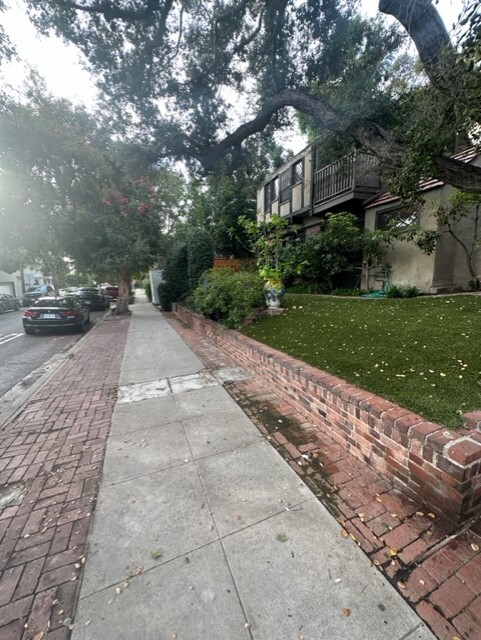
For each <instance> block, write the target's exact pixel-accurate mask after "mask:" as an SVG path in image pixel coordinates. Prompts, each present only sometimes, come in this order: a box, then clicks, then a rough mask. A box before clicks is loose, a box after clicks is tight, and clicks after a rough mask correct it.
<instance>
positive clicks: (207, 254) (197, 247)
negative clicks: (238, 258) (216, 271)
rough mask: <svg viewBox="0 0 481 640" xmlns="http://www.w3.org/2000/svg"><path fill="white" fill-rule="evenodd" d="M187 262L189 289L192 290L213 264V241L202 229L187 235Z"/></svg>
mask: <svg viewBox="0 0 481 640" xmlns="http://www.w3.org/2000/svg"><path fill="white" fill-rule="evenodd" d="M187 264H188V275H189V291H194V289H195V288H196V287H197V285H198V284H199V280H200V278H201V276H202V274H203V273H204V271H207V270H208V269H212V267H213V266H214V243H213V242H212V238H211V237H210V235H209V234H208V233H207V231H205V230H204V229H196V230H195V231H194V232H192V233H191V234H190V235H189V239H188V242H187Z"/></svg>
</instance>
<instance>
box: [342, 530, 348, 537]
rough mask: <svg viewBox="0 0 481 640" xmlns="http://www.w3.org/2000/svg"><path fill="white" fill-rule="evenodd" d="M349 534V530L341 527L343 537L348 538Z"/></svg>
mask: <svg viewBox="0 0 481 640" xmlns="http://www.w3.org/2000/svg"><path fill="white" fill-rule="evenodd" d="M348 535H349V534H348V532H347V531H346V530H345V529H341V536H342V537H343V538H347V537H348Z"/></svg>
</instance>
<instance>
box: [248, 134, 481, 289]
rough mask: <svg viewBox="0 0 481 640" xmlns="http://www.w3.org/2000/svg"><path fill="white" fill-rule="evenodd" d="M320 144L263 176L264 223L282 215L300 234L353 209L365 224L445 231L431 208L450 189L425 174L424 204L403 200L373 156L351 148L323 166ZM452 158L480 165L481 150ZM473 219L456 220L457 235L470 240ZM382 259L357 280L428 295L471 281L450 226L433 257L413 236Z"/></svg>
mask: <svg viewBox="0 0 481 640" xmlns="http://www.w3.org/2000/svg"><path fill="white" fill-rule="evenodd" d="M321 144H322V142H321V141H317V142H315V143H313V144H312V145H309V146H308V147H306V148H305V149H304V150H303V151H301V152H300V153H298V154H297V155H295V156H294V157H293V158H291V159H290V160H289V162H287V163H286V164H284V165H283V166H281V167H280V168H279V169H277V170H276V171H275V172H274V173H272V174H271V175H270V176H269V177H268V178H267V180H265V181H264V183H263V184H262V185H261V188H260V189H259V191H258V194H257V209H258V213H257V216H258V221H259V222H262V221H268V220H269V217H270V216H272V215H275V214H277V215H280V216H281V217H282V218H286V219H288V220H289V222H291V223H292V224H295V225H296V227H297V230H298V233H299V235H300V236H301V237H302V236H303V235H306V234H309V233H316V232H317V231H318V230H319V228H320V225H321V223H322V220H323V218H324V217H325V215H326V214H327V213H330V212H333V213H335V212H340V211H348V212H350V213H353V214H355V215H356V216H357V218H358V219H359V225H360V226H362V227H365V228H366V229H382V228H386V227H387V226H388V225H389V224H393V221H394V222H395V223H397V224H398V225H400V226H401V227H402V226H408V225H411V224H417V225H419V226H420V227H422V228H425V229H436V230H438V231H441V232H442V231H445V230H443V229H437V221H436V217H435V215H434V211H435V209H436V208H437V207H439V206H440V205H444V206H446V205H447V204H448V203H449V200H448V198H449V195H450V194H451V193H453V191H454V189H453V187H451V186H450V185H446V184H444V183H442V182H441V181H439V180H424V181H423V182H421V184H420V189H421V192H422V194H423V198H424V200H425V202H424V204H422V205H418V206H415V207H414V206H412V205H407V204H406V203H403V202H402V201H401V199H400V198H398V197H396V196H393V195H391V194H389V193H382V192H381V182H380V176H379V171H378V168H379V164H378V161H377V159H376V158H375V157H374V156H371V155H369V154H365V153H358V154H351V155H348V156H345V157H343V158H341V159H339V160H337V161H336V162H333V163H331V164H327V165H325V164H323V163H322V162H321V161H320V157H321ZM454 157H456V158H457V159H459V160H463V161H464V162H473V163H475V164H481V156H476V154H475V152H474V150H472V149H469V150H466V151H463V152H461V153H459V154H456V155H455V156H454ZM479 224H480V225H481V221H479ZM474 225H475V221H474V218H473V216H467V217H465V218H464V219H463V220H461V222H460V224H458V225H457V232H458V235H459V236H460V237H461V238H464V239H466V241H469V240H470V239H472V237H473V231H474ZM478 253H479V255H476V256H475V264H476V265H477V269H478V273H479V275H480V276H481V251H480V250H479V249H478ZM361 261H362V260H360V262H361ZM385 262H386V264H385V265H379V268H378V269H375V270H372V271H370V273H369V277H368V278H367V277H366V273H365V270H362V268H360V270H361V278H358V279H357V282H358V284H359V285H360V286H361V287H362V288H363V289H366V290H368V289H379V288H381V287H383V286H385V285H386V284H388V283H393V284H399V285H414V286H417V287H418V288H419V289H420V291H422V292H424V293H436V292H438V291H443V290H444V291H445V290H454V289H466V288H467V287H468V283H469V282H470V280H472V277H471V276H470V274H469V273H468V270H467V267H466V260H465V256H464V255H463V251H462V247H461V245H460V243H459V242H456V241H455V240H454V239H453V237H452V235H450V234H449V233H445V232H444V233H441V234H440V237H439V240H438V242H437V244H436V249H435V251H434V252H433V253H432V254H431V255H426V254H424V253H423V252H422V251H421V250H420V249H419V248H418V247H417V246H416V245H415V244H413V243H411V242H400V241H399V242H398V241H396V242H395V243H394V244H393V245H392V247H390V248H389V250H388V254H387V256H386V260H385ZM386 274H388V275H386Z"/></svg>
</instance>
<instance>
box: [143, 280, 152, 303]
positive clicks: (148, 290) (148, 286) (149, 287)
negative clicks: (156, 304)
mask: <svg viewBox="0 0 481 640" xmlns="http://www.w3.org/2000/svg"><path fill="white" fill-rule="evenodd" d="M144 291H145V295H146V296H147V299H148V301H149V302H152V285H151V284H150V282H146V283H145V284H144Z"/></svg>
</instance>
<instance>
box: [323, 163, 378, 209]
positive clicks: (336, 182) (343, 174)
mask: <svg viewBox="0 0 481 640" xmlns="http://www.w3.org/2000/svg"><path fill="white" fill-rule="evenodd" d="M378 167H379V162H378V160H377V158H375V157H374V156H372V155H369V154H367V153H359V154H356V155H354V154H351V155H348V156H344V157H343V158H341V159H340V160H337V161H336V162H333V163H332V164H329V165H327V166H325V167H322V168H321V169H319V171H316V172H315V173H314V205H315V206H316V205H323V204H325V203H330V204H332V201H333V200H338V201H339V202H342V201H344V200H348V199H351V198H358V199H360V200H365V199H366V198H369V197H370V196H373V195H375V194H376V193H378V191H379V189H380V180H379V175H378Z"/></svg>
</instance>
